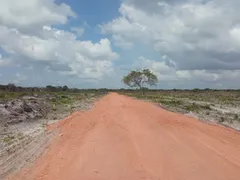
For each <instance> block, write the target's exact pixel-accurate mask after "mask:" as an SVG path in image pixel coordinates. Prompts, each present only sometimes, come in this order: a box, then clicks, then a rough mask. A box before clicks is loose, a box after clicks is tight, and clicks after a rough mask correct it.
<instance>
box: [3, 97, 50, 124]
mask: <svg viewBox="0 0 240 180" xmlns="http://www.w3.org/2000/svg"><path fill="white" fill-rule="evenodd" d="M47 112H48V105H47V103H46V102H45V101H44V99H42V98H37V97H31V96H26V97H22V98H19V99H14V100H11V101H8V102H7V103H5V104H0V124H3V125H4V124H14V123H19V122H25V121H28V120H33V119H39V118H42V117H44V116H46V114H47Z"/></svg>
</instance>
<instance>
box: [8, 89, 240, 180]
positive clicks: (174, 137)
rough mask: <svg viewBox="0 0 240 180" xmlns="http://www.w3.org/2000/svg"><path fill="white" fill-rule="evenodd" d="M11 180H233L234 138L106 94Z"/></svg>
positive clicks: (237, 143) (239, 172)
mask: <svg viewBox="0 0 240 180" xmlns="http://www.w3.org/2000/svg"><path fill="white" fill-rule="evenodd" d="M58 126H59V128H60V134H59V136H58V137H57V138H56V139H54V140H53V143H52V144H51V146H50V147H49V149H48V150H47V152H46V153H45V154H44V155H43V156H42V157H41V158H39V159H38V160H37V161H36V163H35V164H34V165H33V167H31V168H30V169H26V170H23V171H22V172H21V173H19V174H17V175H16V176H15V177H14V178H12V179H14V180H33V179H34V180H144V179H146V180H239V179H240V133H239V132H236V131H234V130H230V129H227V128H223V127H220V126H217V125H208V124H206V123H203V122H200V121H198V120H195V119H193V118H190V117H186V116H184V115H180V114H175V113H171V112H168V111H166V110H163V109H161V108H159V107H156V106H154V105H152V104H150V103H146V102H141V101H137V100H134V99H131V98H129V97H125V96H120V95H118V94H114V93H112V94H109V95H107V96H105V97H104V98H103V99H101V100H100V101H99V102H97V103H96V107H95V108H93V109H91V110H89V111H87V112H84V113H80V112H77V113H75V114H73V115H71V116H70V117H69V118H67V119H66V120H64V121H62V122H61V123H59V124H58Z"/></svg>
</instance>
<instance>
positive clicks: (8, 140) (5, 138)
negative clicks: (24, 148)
mask: <svg viewBox="0 0 240 180" xmlns="http://www.w3.org/2000/svg"><path fill="white" fill-rule="evenodd" d="M13 139H15V137H14V136H13V135H7V136H5V137H4V138H3V142H4V143H6V144H11V142H12V140H13Z"/></svg>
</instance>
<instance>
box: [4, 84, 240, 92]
mask: <svg viewBox="0 0 240 180" xmlns="http://www.w3.org/2000/svg"><path fill="white" fill-rule="evenodd" d="M0 91H6V92H136V91H140V90H138V89H123V88H122V89H106V88H100V89H78V88H68V86H66V85H65V86H52V85H47V86H46V87H22V86H16V85H15V84H8V85H0ZM145 91H148V92H159V91H164V92H174V91H180V92H181V91H195V92H201V91H240V90H239V89H238V90H237V89H235V90H233V89H225V90H217V89H208V88H206V89H197V88H195V89H171V90H162V89H147V88H146V89H145Z"/></svg>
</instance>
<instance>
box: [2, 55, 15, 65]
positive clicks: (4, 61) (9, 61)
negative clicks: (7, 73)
mask: <svg viewBox="0 0 240 180" xmlns="http://www.w3.org/2000/svg"><path fill="white" fill-rule="evenodd" d="M11 63H12V62H11V60H10V59H8V58H3V57H2V54H0V67H7V66H10V65H11Z"/></svg>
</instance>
